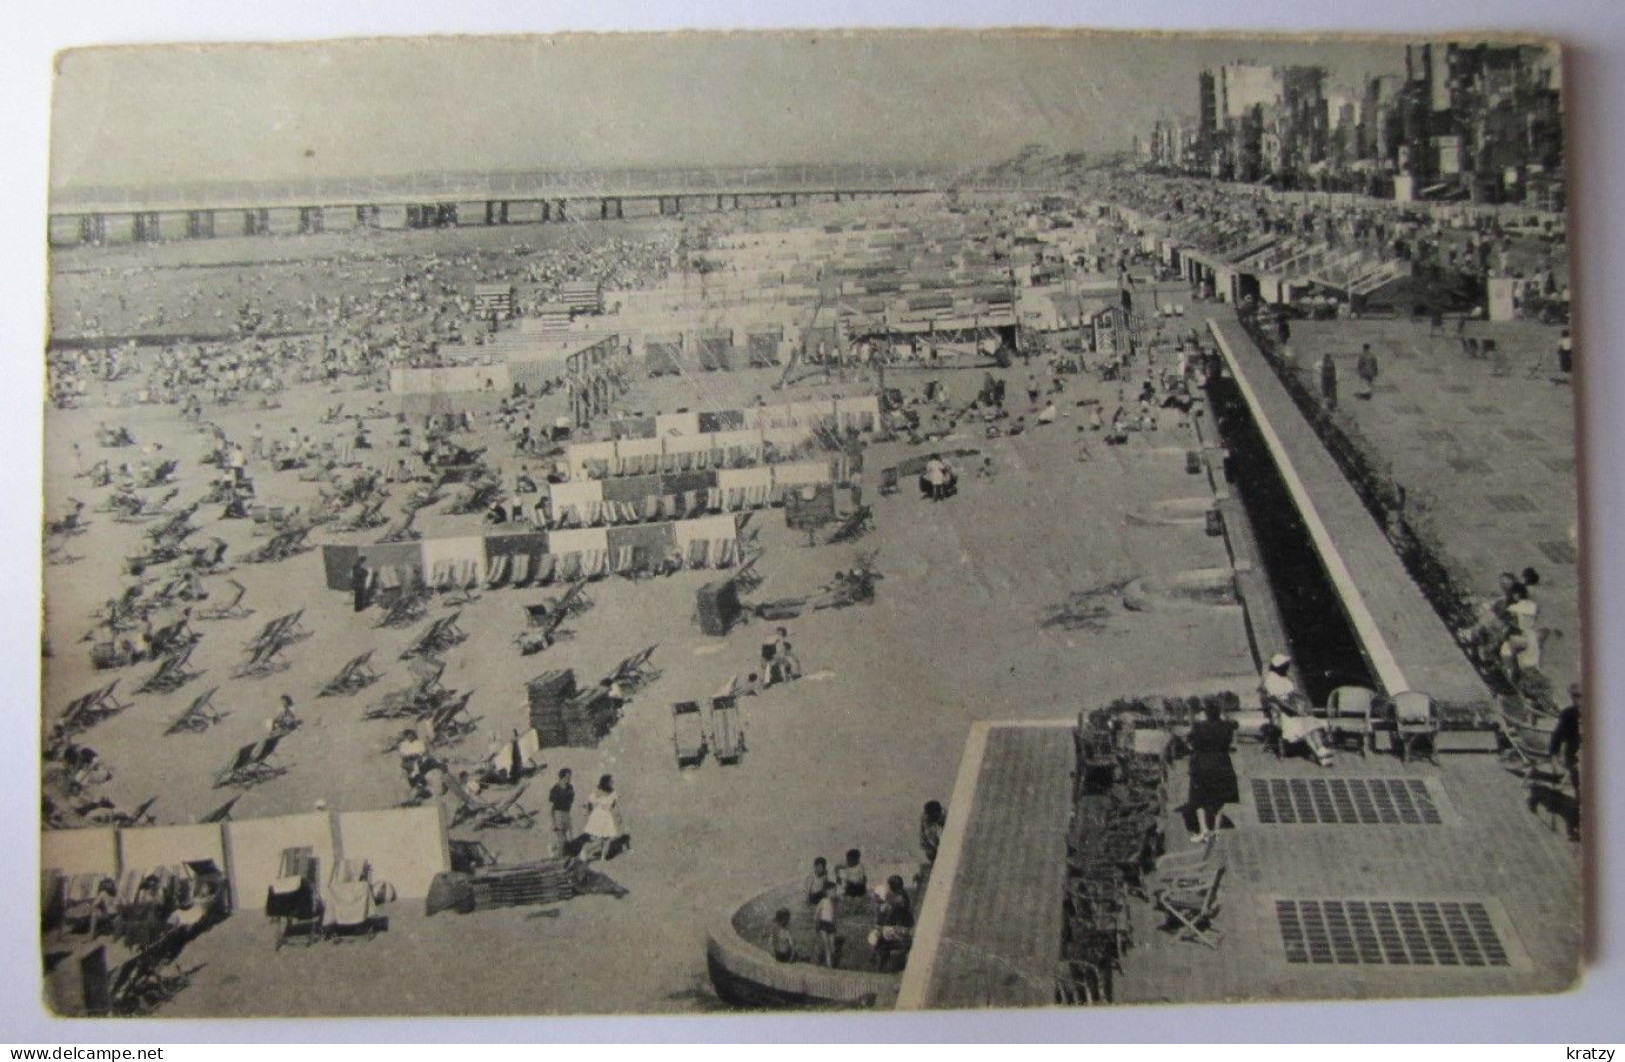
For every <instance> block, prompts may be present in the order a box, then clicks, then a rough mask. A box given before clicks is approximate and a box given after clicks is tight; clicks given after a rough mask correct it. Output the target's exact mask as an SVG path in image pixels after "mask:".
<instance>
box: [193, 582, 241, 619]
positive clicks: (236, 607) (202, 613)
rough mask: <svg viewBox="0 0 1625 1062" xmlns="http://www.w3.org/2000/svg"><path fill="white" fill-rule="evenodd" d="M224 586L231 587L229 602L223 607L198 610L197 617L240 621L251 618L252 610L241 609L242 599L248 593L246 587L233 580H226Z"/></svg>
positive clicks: (217, 606)
mask: <svg viewBox="0 0 1625 1062" xmlns="http://www.w3.org/2000/svg"><path fill="white" fill-rule="evenodd" d="M226 585H227V586H229V587H231V588H232V590H233V595H232V598H231V600H230V601H228V602H226V603H225V604H223V605H216V606H213V607H211V608H200V609H198V610H197V616H198V618H199V619H206V620H223V619H241V618H243V617H245V616H251V615H253V614H254V610H253V609H251V608H244V607H243V597H244V595H246V594H247V593H248V587H246V586H244V585H243V584H242V583H239V582H238V581H237V580H235V579H227V580H226Z"/></svg>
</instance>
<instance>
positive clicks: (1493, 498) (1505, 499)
mask: <svg viewBox="0 0 1625 1062" xmlns="http://www.w3.org/2000/svg"><path fill="white" fill-rule="evenodd" d="M1487 500H1488V501H1489V503H1490V508H1492V509H1499V510H1500V511H1501V512H1504V513H1533V512H1539V511H1540V506H1538V505H1536V504H1535V503H1534V502H1532V501H1530V500H1529V496H1528V495H1527V494H1491V495H1488V498H1487Z"/></svg>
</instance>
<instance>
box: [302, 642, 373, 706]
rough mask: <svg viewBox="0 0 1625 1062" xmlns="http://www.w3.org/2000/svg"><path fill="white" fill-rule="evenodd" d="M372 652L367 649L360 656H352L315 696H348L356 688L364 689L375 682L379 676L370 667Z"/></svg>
mask: <svg viewBox="0 0 1625 1062" xmlns="http://www.w3.org/2000/svg"><path fill="white" fill-rule="evenodd" d="M372 653H373V651H372V650H371V649H368V650H367V651H366V652H364V653H362V654H361V655H360V656H356V657H352V658H351V659H350V660H349V661H348V662H347V663H346V664H345V665H344V666H343V667H342V668H340V669H339V673H338V674H336V675H334V676H333V677H332V678H330V679H328V680H327V685H325V686H323V687H322V689H321V692H320V693H318V694H316V696H318V697H342V696H349V695H350V694H352V693H355V692H356V691H357V690H364V689H366V688H367V687H368V686H371V685H372V684H373V683H374V682H377V681H378V679H379V677H380V676H379V674H378V672H376V671H374V670H373V669H372Z"/></svg>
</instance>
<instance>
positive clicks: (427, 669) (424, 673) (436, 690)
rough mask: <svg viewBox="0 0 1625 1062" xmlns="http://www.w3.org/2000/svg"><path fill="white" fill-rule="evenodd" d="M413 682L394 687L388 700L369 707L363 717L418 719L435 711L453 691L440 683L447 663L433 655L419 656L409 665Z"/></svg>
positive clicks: (408, 668) (388, 695)
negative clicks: (396, 688) (400, 688)
mask: <svg viewBox="0 0 1625 1062" xmlns="http://www.w3.org/2000/svg"><path fill="white" fill-rule="evenodd" d="M407 670H408V671H411V672H412V676H413V679H414V681H413V683H412V685H410V686H408V687H407V688H405V689H403V690H392V691H391V692H389V693H386V694H385V695H384V699H383V700H382V701H380V702H378V703H377V704H376V705H374V706H373V707H371V708H369V709H367V711H366V712H365V713H364V714H363V715H362V718H363V719H406V718H413V719H415V718H418V717H419V716H423V715H427V714H428V713H429V712H432V711H433V710H434V709H435V708H436V707H437V706H438V705H439V704H440V703H441V702H442V701H443V700H444V699H445V698H447V697H449V696H450V695H451V692H450V691H449V690H447V689H446V687H445V686H443V685H441V684H440V678H441V676H442V675H443V674H445V671H446V664H445V662H444V661H441V660H434V659H433V658H419V659H416V660H413V661H412V662H411V663H410V664H408V665H407Z"/></svg>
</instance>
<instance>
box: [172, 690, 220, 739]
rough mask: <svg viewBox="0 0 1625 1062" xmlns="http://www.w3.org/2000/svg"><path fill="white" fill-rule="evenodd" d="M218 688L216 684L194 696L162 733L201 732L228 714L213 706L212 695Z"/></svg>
mask: <svg viewBox="0 0 1625 1062" xmlns="http://www.w3.org/2000/svg"><path fill="white" fill-rule="evenodd" d="M219 689H220V687H219V686H216V687H214V688H213V689H211V690H208V691H207V692H205V693H200V694H199V695H198V696H197V697H195V698H194V699H193V700H192V703H191V704H190V705H188V706H187V708H186V711H184V712H182V713H181V714H180V715H178V716H176V717H175V718H174V719H173V720H171V721H170V724H169V729H167V730H165V731H164V735H165V736H166V737H167V736H168V735H170V734H180V733H192V734H201V733H203V731H205V730H207V729H209V727H211V726H213V725H214V724H215V723H218V722H220V720H222V719H224V718H225V717H226V716H228V715H230V714H231V713H230V712H222V711H220V710H219V709H217V708H216V707H215V706H214V695H215V694H216V693H217V692H218V691H219Z"/></svg>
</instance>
